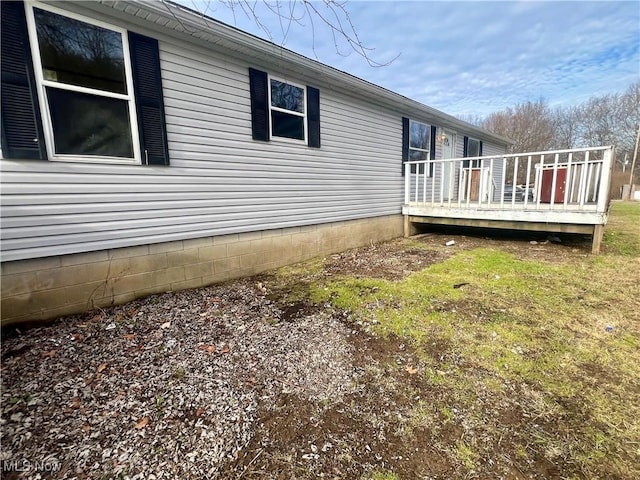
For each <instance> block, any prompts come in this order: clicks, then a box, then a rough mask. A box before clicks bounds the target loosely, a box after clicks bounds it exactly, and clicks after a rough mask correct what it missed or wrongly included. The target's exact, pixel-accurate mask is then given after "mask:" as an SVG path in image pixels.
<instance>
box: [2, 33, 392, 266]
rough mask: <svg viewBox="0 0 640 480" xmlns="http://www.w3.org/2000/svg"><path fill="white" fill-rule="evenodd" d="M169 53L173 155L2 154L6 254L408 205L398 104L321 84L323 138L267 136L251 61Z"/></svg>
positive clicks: (166, 49) (171, 45)
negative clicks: (83, 158) (165, 160)
mask: <svg viewBox="0 0 640 480" xmlns="http://www.w3.org/2000/svg"><path fill="white" fill-rule="evenodd" d="M160 58H161V66H162V81H163V87H164V102H165V113H166V122H167V136H168V141H169V152H170V158H171V165H170V166H166V167H165V166H162V167H149V166H135V165H129V166H123V165H106V164H102V165H101V164H84V163H66V162H64V163H63V162H22V161H13V160H6V159H3V160H2V161H1V165H2V182H3V188H2V204H3V211H2V221H3V225H2V249H3V252H2V260H3V261H8V260H17V259H24V258H33V257H41V256H49V255H58V254H65V253H76V252H82V251H92V250H103V249H109V248H117V247H124V246H133V245H142V244H149V243H156V242H165V241H172V240H179V239H189V238H198V237H203V236H212V235H222V234H228V233H238V232H248V231H256V230H263V229H275V228H283V227H291V226H302V225H311V224H317V223H326V222H334V221H342V220H350V219H357V218H366V217H375V216H382V215H389V214H400V209H401V203H402V181H401V175H400V169H399V168H398V165H399V164H400V161H401V148H402V145H401V122H400V115H399V114H394V113H391V112H388V111H385V110H384V109H382V108H376V107H375V106H373V105H369V104H366V103H364V102H359V101H358V100H357V99H354V98H351V97H347V96H345V95H340V94H338V93H335V91H334V90H333V89H331V88H328V87H327V88H323V85H322V84H319V85H317V87H318V88H319V89H320V102H321V105H320V109H321V129H322V142H323V143H322V148H321V149H314V148H308V147H307V146H306V145H301V144H299V143H296V144H293V143H292V144H287V143H281V142H269V143H265V142H257V141H253V140H252V138H251V112H250V97H249V78H248V67H249V66H250V65H248V64H247V63H245V62H242V61H239V60H236V59H234V58H232V57H229V56H222V55H219V54H216V53H212V52H207V53H206V54H205V53H204V52H202V51H201V50H198V49H197V48H192V47H188V48H187V47H186V46H184V45H181V44H178V43H176V42H167V41H163V40H161V41H160ZM270 71H273V72H274V75H275V74H276V73H278V72H276V71H275V70H274V69H270ZM298 83H301V84H302V83H304V79H301V80H300V81H299V82H298Z"/></svg>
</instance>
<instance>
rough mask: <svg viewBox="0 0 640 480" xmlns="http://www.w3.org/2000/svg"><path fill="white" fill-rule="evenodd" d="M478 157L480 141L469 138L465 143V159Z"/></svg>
mask: <svg viewBox="0 0 640 480" xmlns="http://www.w3.org/2000/svg"><path fill="white" fill-rule="evenodd" d="M479 156H480V140H476V139H475V138H470V139H469V141H468V143H467V157H479Z"/></svg>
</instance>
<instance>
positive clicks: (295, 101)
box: [271, 80, 304, 113]
mask: <svg viewBox="0 0 640 480" xmlns="http://www.w3.org/2000/svg"><path fill="white" fill-rule="evenodd" d="M271 106H272V107H277V108H282V109H284V110H290V111H292V112H298V113H304V90H303V89H302V88H300V87H297V86H295V85H291V84H289V83H284V82H280V81H278V80H271Z"/></svg>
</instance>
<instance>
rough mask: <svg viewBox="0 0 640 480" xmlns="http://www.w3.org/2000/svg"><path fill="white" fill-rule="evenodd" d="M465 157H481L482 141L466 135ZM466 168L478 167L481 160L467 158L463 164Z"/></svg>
mask: <svg viewBox="0 0 640 480" xmlns="http://www.w3.org/2000/svg"><path fill="white" fill-rule="evenodd" d="M462 148H463V150H462V156H463V157H481V156H482V142H481V141H480V140H478V139H475V138H470V137H467V136H465V137H464V143H463V146H462ZM462 166H463V167H464V168H469V167H470V166H471V168H478V167H479V166H480V160H471V161H469V160H465V161H464V162H463V165H462Z"/></svg>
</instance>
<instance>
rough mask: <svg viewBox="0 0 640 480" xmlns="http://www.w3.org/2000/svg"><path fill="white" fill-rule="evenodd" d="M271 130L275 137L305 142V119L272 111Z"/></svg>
mask: <svg viewBox="0 0 640 480" xmlns="http://www.w3.org/2000/svg"><path fill="white" fill-rule="evenodd" d="M271 129H272V135H273V136H275V137H285V138H295V139H296V140H304V117H301V116H299V115H291V114H288V113H284V112H280V111H278V110H272V111H271Z"/></svg>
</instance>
